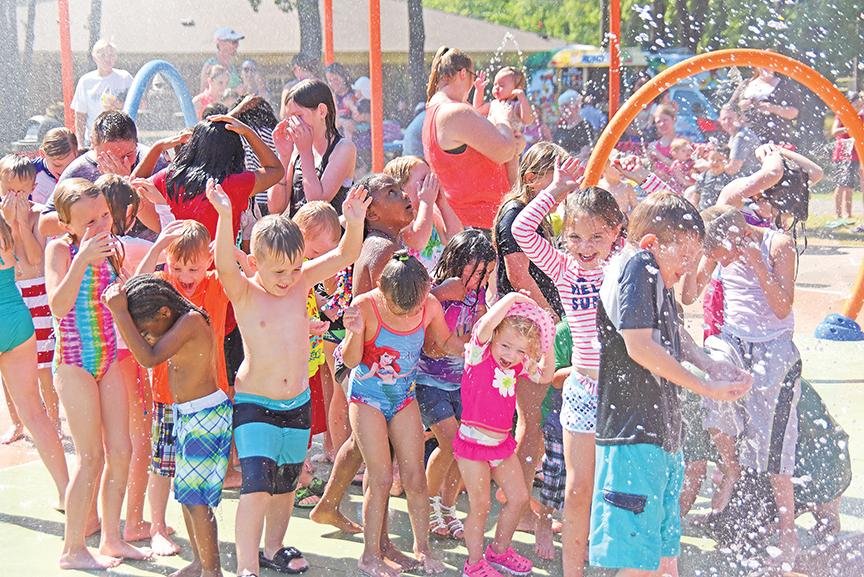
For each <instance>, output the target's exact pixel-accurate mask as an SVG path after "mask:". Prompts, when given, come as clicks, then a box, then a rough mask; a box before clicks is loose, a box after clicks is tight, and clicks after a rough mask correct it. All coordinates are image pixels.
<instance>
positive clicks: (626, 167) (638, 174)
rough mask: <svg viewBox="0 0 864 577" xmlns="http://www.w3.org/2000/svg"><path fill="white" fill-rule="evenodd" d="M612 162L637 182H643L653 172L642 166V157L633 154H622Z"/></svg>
mask: <svg viewBox="0 0 864 577" xmlns="http://www.w3.org/2000/svg"><path fill="white" fill-rule="evenodd" d="M612 164H613V166H614V167H615V168H616V169H618V171H619V172H620V173H621V174H623V175H624V176H625V177H627V178H629V179H631V180H635V181H636V182H642V181H643V180H645V179H646V178H648V176H649V175H650V174H651V173H650V172H648V169H646V168H645V167H644V166H642V159H641V158H639V157H638V156H635V155H633V154H620V155H618V157H617V158H616V159H615V160H613V161H612Z"/></svg>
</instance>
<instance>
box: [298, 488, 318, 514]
mask: <svg viewBox="0 0 864 577" xmlns="http://www.w3.org/2000/svg"><path fill="white" fill-rule="evenodd" d="M319 501H321V496H320V495H316V494H315V493H313V492H312V491H311V490H310V489H309V487H300V488H299V489H297V492H296V493H294V506H295V507H297V508H298V509H314V508H315V505H317V504H318V502H319Z"/></svg>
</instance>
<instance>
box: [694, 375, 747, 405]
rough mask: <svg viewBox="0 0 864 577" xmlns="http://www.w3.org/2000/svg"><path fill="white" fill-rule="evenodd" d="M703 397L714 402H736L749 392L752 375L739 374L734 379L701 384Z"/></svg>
mask: <svg viewBox="0 0 864 577" xmlns="http://www.w3.org/2000/svg"><path fill="white" fill-rule="evenodd" d="M702 386H703V390H704V392H703V396H705V397H708V398H710V399H714V400H716V401H736V400H738V399H740V398H741V397H743V396H744V395H746V394H747V393H749V392H750V387H752V386H753V375H751V374H749V373H744V372H743V371H742V372H741V375H740V376H739V377H738V378H736V379H731V380H716V381H712V382H710V383H708V382H703V383H702Z"/></svg>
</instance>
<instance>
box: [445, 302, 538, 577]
mask: <svg viewBox="0 0 864 577" xmlns="http://www.w3.org/2000/svg"><path fill="white" fill-rule="evenodd" d="M554 333H555V326H554V324H553V322H552V318H551V317H550V316H549V314H548V313H546V312H544V311H543V310H542V309H540V308H539V307H538V306H537V305H536V304H535V303H534V301H532V300H531V298H530V297H528V296H526V295H524V294H522V293H510V294H508V295H507V296H505V297H503V298H502V299H500V300H499V301H498V302H497V303H495V304H494V305H492V307H491V308H490V309H489V312H487V313H486V314H485V315H484V316H483V317H482V318H481V319H480V320H479V321H477V324H476V325H475V326H474V330H473V332H472V333H471V340H470V341H469V343H468V345H467V346H466V347H465V371H464V373H463V374H462V403H463V409H462V424H461V425H460V426H459V432H458V434H457V435H456V437H455V438H454V439H453V454H454V455H455V456H456V462H457V463H458V464H459V471H460V472H461V473H462V479H464V481H465V488H466V489H467V491H468V503H469V505H470V510H469V512H468V517H467V518H466V519H465V546H466V547H467V548H468V560H467V561H466V562H465V568H464V569H463V571H462V574H463V575H465V576H467V577H475V576H477V577H500V576H501V574H500V573H499V572H498V571H497V569H502V570H505V571H507V572H508V573H510V574H512V575H519V576H524V575H528V574H530V573H531V569H532V563H531V561H530V560H528V559H526V558H525V557H523V556H521V555H519V554H518V553H516V551H514V550H513V548H512V547H510V542H511V540H512V539H513V533H514V532H515V531H516V526H517V525H518V523H519V519H520V517H521V516H522V510H523V509H525V508H526V506H527V505H528V487H527V485H526V484H525V482H524V479H523V476H522V468H521V464H520V463H519V459H518V457H517V456H516V441H515V440H514V439H513V436H512V434H511V433H510V431H511V429H512V427H513V414H514V413H515V412H516V400H515V394H516V391H515V388H516V386H517V385H516V382H517V380H518V378H519V377H520V376H523V375H531V378H532V379H534V380H542V379H543V378H545V381H546V382H548V381H549V380H551V378H552V369H554V366H555V365H554V363H551V362H546V361H545V360H541V355H544V354H545V353H547V352H549V351H550V350H551V348H552V340H553V338H554ZM538 361H539V362H540V363H541V364H542V366H543V370H542V373H544V374H543V375H542V376H541V375H539V374H538V373H540V369H539V366H538ZM493 479H494V481H495V483H496V484H497V485H498V486H499V487H500V488H501V490H502V491H503V492H504V495H505V496H506V498H507V501H506V503H504V505H502V507H501V511H500V512H499V514H498V527H497V529H496V530H495V538H494V539H493V540H492V543H491V544H490V545H489V546H488V547H487V548H486V550H485V552H484V550H483V532H484V531H485V528H486V517H487V516H488V515H489V508H490V502H489V501H490V497H489V488H490V484H491V481H492V480H493Z"/></svg>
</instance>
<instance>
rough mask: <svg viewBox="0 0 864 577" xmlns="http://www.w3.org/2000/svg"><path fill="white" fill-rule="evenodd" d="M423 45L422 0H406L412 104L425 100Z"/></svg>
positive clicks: (424, 35) (424, 39)
mask: <svg viewBox="0 0 864 577" xmlns="http://www.w3.org/2000/svg"><path fill="white" fill-rule="evenodd" d="M425 45H426V28H425V26H424V24H423V0H408V79H409V82H410V85H411V87H410V90H411V96H412V99H411V104H412V105H413V104H414V103H415V102H425V101H426V62H425Z"/></svg>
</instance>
